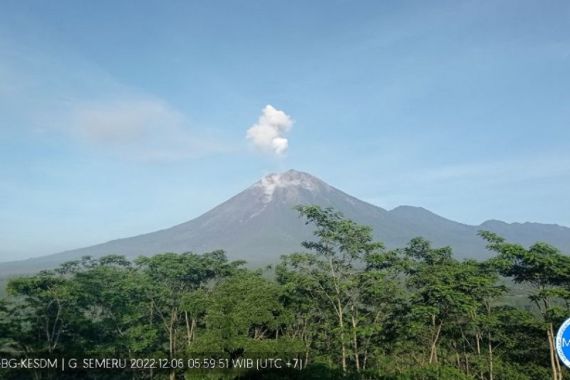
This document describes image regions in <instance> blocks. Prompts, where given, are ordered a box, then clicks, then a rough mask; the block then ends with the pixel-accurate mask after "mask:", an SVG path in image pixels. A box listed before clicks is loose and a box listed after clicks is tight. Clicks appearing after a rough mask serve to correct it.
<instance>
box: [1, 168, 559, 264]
mask: <svg viewBox="0 0 570 380" xmlns="http://www.w3.org/2000/svg"><path fill="white" fill-rule="evenodd" d="M307 204H315V205H319V206H322V207H333V208H335V209H336V210H338V211H340V212H341V213H342V214H343V215H344V216H346V217H348V218H350V219H353V220H354V221H356V222H358V223H362V224H366V225H369V226H371V227H372V228H373V229H374V234H375V238H376V239H377V240H379V241H382V242H383V243H384V244H385V245H386V246H387V247H388V248H394V247H402V246H404V245H405V244H406V243H407V242H408V241H409V240H410V239H411V238H413V237H416V236H422V237H424V238H426V239H428V240H430V241H431V242H432V244H433V245H434V246H446V245H449V246H451V247H452V248H453V250H454V252H455V254H456V256H457V257H459V258H474V259H482V258H485V257H488V255H489V253H488V252H487V251H486V249H485V244H484V242H483V240H482V239H481V238H480V237H478V235H477V232H478V231H479V230H482V229H484V230H490V231H493V232H496V233H498V234H500V235H501V236H503V237H505V238H506V239H508V240H509V241H513V242H518V243H521V244H523V245H530V244H532V243H534V242H536V241H546V242H548V243H550V244H553V245H555V246H557V247H558V248H560V249H562V250H563V251H569V248H570V228H567V227H562V226H559V225H554V224H539V223H510V224H509V223H505V222H501V221H497V220H490V221H487V222H484V223H482V224H481V225H478V226H474V225H467V224H462V223H458V222H455V221H452V220H449V219H446V218H444V217H441V216H439V215H436V214H434V213H432V212H430V211H428V210H426V209H424V208H421V207H412V206H399V207H396V208H394V209H392V210H385V209H383V208H381V207H378V206H375V205H372V204H370V203H367V202H364V201H361V200H359V199H357V198H355V197H353V196H351V195H349V194H346V193H344V192H343V191H341V190H338V189H336V188H334V187H333V186H330V185H328V184H327V183H325V182H323V181H321V180H320V179H318V178H316V177H314V176H312V175H310V174H308V173H304V172H299V171H295V170H289V171H287V172H284V173H277V174H270V175H268V176H265V177H263V178H261V179H260V180H259V181H258V182H256V183H254V184H253V185H251V186H250V187H248V188H247V189H245V190H244V191H242V192H240V193H239V194H237V195H235V196H234V197H232V198H230V199H228V200H227V201H225V202H223V203H222V204H220V205H218V206H217V207H215V208H213V209H211V210H210V211H208V212H206V213H205V214H203V215H201V216H199V217H197V218H195V219H192V220H190V221H188V222H185V223H182V224H179V225H176V226H174V227H171V228H167V229H164V230H160V231H156V232H151V233H146V234H143V235H138V236H134V237H128V238H124V239H117V240H112V241H109V242H106V243H103V244H99V245H95V246H91V247H85V248H80V249H75V250H70V251H66V252H62V253H57V254H52V255H47V256H43V257H40V258H35V259H30V260H24V261H19V262H12V263H3V264H2V269H1V272H2V273H3V274H6V273H15V272H22V271H24V269H22V268H27V270H26V271H31V270H32V269H34V270H37V269H44V268H48V267H53V266H55V265H57V264H60V263H62V262H64V261H67V260H72V259H77V258H80V257H82V256H87V255H88V256H93V257H100V256H104V255H109V254H120V255H125V256H127V257H130V258H133V257H136V256H140V255H153V254H158V253H163V252H188V251H193V252H206V251H210V250H215V249H223V250H225V251H226V252H227V254H228V256H229V257H230V258H231V259H243V260H246V261H247V262H248V263H250V264H251V265H254V266H257V265H265V264H271V263H275V262H277V260H278V259H279V257H280V255H282V254H287V253H292V252H296V251H299V250H301V245H300V243H301V242H302V241H303V240H307V239H310V238H311V236H312V231H311V227H310V226H306V225H305V223H304V221H303V220H302V219H300V218H299V215H298V213H297V212H296V211H295V210H294V207H295V206H296V205H307Z"/></svg>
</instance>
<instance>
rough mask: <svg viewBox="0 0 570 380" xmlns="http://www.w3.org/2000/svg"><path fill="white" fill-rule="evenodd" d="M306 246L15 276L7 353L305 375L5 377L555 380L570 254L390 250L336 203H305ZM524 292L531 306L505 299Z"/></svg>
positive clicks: (84, 262)
mask: <svg viewBox="0 0 570 380" xmlns="http://www.w3.org/2000/svg"><path fill="white" fill-rule="evenodd" d="M298 211H299V212H300V214H301V215H302V216H303V217H304V218H306V221H307V223H308V224H310V225H312V227H313V228H314V233H315V239H314V240H313V241H310V242H303V243H302V244H303V247H304V248H305V252H302V253H294V254H290V255H287V256H283V258H282V260H281V262H280V263H279V264H278V265H277V266H276V267H275V268H273V269H272V270H265V271H261V270H258V271H252V270H249V269H246V267H245V266H244V263H243V262H236V261H228V260H227V258H226V256H225V254H224V252H222V251H215V252H209V253H204V254H200V255H199V254H194V253H185V254H174V253H165V254H160V255H156V256H153V257H140V258H138V259H136V260H135V261H134V262H131V261H129V260H127V259H125V258H124V257H121V256H106V257H103V258H100V259H93V258H89V257H85V258H83V259H81V260H78V261H73V262H68V263H65V264H63V265H61V266H60V267H59V268H57V269H55V270H52V271H43V272H41V273H38V274H36V275H33V276H26V277H19V278H14V279H11V280H10V281H9V283H8V285H7V291H8V295H7V296H6V297H5V299H4V300H3V301H0V358H20V359H21V358H31V357H34V358H37V357H40V358H60V357H66V358H122V359H126V358H168V359H175V360H177V359H183V360H185V363H187V362H186V360H187V359H189V358H206V357H207V358H215V359H216V360H217V359H224V358H229V359H236V358H239V357H246V356H248V355H250V356H254V355H257V356H258V357H261V356H263V355H266V357H277V356H279V355H285V354H287V355H290V356H294V357H296V358H298V359H301V360H302V363H304V364H303V365H304V367H305V368H304V369H303V370H299V369H293V368H288V369H280V370H273V371H271V370H267V371H262V372H258V371H256V370H253V371H247V370H203V369H202V370H197V369H192V370H189V369H187V368H186V369H178V370H176V369H166V370H159V369H146V370H137V371H124V372H121V371H120V370H81V369H75V370H67V371H64V372H62V371H61V370H60V369H58V370H45V369H35V370H34V369H25V370H24V369H10V368H7V369H0V378H2V379H28V378H29V379H47V378H51V379H65V378H77V379H87V378H93V379H122V378H124V379H150V378H153V379H162V378H171V379H173V378H183V377H184V376H185V377H186V378H206V377H208V376H209V377H210V378H235V377H237V376H239V377H241V378H280V379H288V378H312V379H326V378H329V379H333V378H334V379H341V378H347V379H348V378H351V379H360V378H362V379H481V380H483V379H490V380H493V379H517V380H518V379H520V380H524V379H529V380H534V379H554V380H559V379H562V377H563V376H564V375H567V371H566V370H565V369H563V368H561V366H560V364H559V362H558V360H557V358H556V354H555V348H554V334H555V329H556V328H557V326H559V325H560V323H561V322H562V321H563V319H565V318H566V317H568V316H570V307H569V306H570V305H569V303H570V258H569V257H568V256H565V255H563V254H561V253H560V252H559V251H558V250H557V249H555V248H553V247H552V246H549V245H548V244H545V243H537V244H535V245H533V246H532V247H530V248H525V247H522V246H520V245H517V244H511V243H508V242H505V241H504V240H503V239H502V238H500V237H499V236H497V235H495V234H493V233H490V232H481V236H482V238H484V239H485V240H486V241H487V242H488V247H489V249H490V250H491V251H492V252H494V255H493V257H492V258H491V259H490V260H488V261H486V262H476V261H472V260H466V261H458V260H456V259H455V258H454V257H453V255H452V252H451V250H450V249H449V248H433V247H431V246H430V244H429V242H427V241H425V240H423V239H421V238H416V239H413V240H412V241H411V242H410V243H409V244H408V245H407V246H406V247H405V248H402V249H396V250H387V249H385V248H384V247H383V246H382V244H381V243H378V242H375V241H373V239H372V231H371V230H370V228H368V227H366V226H361V225H358V224H356V223H354V222H352V221H350V220H347V219H344V218H343V217H342V216H341V215H339V214H338V213H336V212H335V211H333V210H330V209H325V210H323V209H321V208H319V207H316V206H303V207H299V208H298ZM504 278H508V279H509V281H512V282H513V283H515V284H524V285H525V286H526V288H528V289H530V292H529V296H528V299H529V305H533V306H532V307H525V308H522V307H519V306H515V305H512V304H510V303H509V302H508V300H509V298H508V297H505V296H506V295H507V293H508V291H509V290H508V288H507V286H505V284H506V283H509V282H505V281H504Z"/></svg>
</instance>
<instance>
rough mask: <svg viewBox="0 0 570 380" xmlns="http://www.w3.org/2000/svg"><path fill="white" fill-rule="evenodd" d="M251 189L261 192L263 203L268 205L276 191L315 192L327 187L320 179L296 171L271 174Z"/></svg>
mask: <svg viewBox="0 0 570 380" xmlns="http://www.w3.org/2000/svg"><path fill="white" fill-rule="evenodd" d="M253 187H255V188H259V189H261V190H262V191H263V195H264V197H263V202H264V203H269V202H271V200H272V199H273V194H274V193H275V192H276V191H277V190H278V189H285V190H293V191H295V190H298V189H305V190H308V191H311V192H313V191H317V190H319V189H320V188H323V187H328V185H326V184H325V183H324V182H323V181H321V180H320V179H318V178H316V177H313V176H312V175H310V174H308V173H305V172H300V171H297V170H293V169H291V170H287V171H286V172H282V173H271V174H268V175H266V176H265V177H263V178H261V179H260V180H259V181H257V182H256V183H255V184H254V185H253Z"/></svg>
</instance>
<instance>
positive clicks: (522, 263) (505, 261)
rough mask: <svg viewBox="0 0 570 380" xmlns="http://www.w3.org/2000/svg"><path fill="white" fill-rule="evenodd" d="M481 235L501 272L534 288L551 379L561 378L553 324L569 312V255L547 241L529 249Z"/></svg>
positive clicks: (483, 232) (484, 234) (533, 293)
mask: <svg viewBox="0 0 570 380" xmlns="http://www.w3.org/2000/svg"><path fill="white" fill-rule="evenodd" d="M480 235H481V236H482V237H483V238H484V239H485V240H486V241H487V243H488V244H487V247H488V248H489V249H490V250H491V251H494V252H496V253H497V254H498V255H497V256H496V257H495V258H494V259H493V260H492V263H493V264H494V265H495V266H496V267H497V269H498V270H499V271H500V273H501V274H502V275H503V276H507V277H512V278H513V280H514V281H515V282H516V283H525V284H528V285H530V286H531V287H532V288H533V289H534V290H533V292H532V294H531V295H530V296H529V298H530V300H531V301H532V302H533V303H534V304H535V305H536V307H537V309H538V310H539V312H540V314H541V315H542V318H543V321H544V324H545V330H546V335H547V342H548V347H549V352H550V366H551V370H552V379H553V380H560V379H562V374H563V370H562V368H561V367H560V362H559V361H558V359H557V356H556V349H555V341H554V340H555V331H554V325H555V324H559V323H560V322H561V321H562V320H563V318H564V316H565V315H568V313H569V311H570V309H569V307H568V302H569V300H570V257H568V256H565V255H563V254H562V253H561V252H560V251H559V250H558V249H556V248H555V247H552V246H551V245H548V244H546V243H536V244H534V245H532V246H531V247H530V248H528V249H526V248H524V247H523V246H521V245H520V244H513V243H508V242H506V241H505V239H503V238H502V237H500V236H498V235H496V234H494V233H492V232H489V231H481V232H480Z"/></svg>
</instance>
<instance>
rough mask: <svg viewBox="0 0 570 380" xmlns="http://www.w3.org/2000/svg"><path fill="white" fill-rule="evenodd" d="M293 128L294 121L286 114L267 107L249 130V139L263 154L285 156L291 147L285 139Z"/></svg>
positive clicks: (269, 106)
mask: <svg viewBox="0 0 570 380" xmlns="http://www.w3.org/2000/svg"><path fill="white" fill-rule="evenodd" d="M292 126H293V119H291V117H290V116H289V115H287V114H286V113H285V112H283V111H281V110H278V109H276V108H274V107H273V106H272V105H271V104H268V105H266V106H265V107H264V108H263V110H262V112H261V115H260V116H259V119H258V120H257V123H255V124H254V125H253V126H252V127H251V128H249V129H248V130H247V135H246V136H247V139H248V140H250V141H251V142H252V143H253V145H254V146H255V147H256V148H257V149H259V150H261V151H262V152H267V153H273V154H276V155H278V156H281V155H283V154H284V153H285V152H286V151H287V148H288V147H289V141H288V140H287V138H285V137H284V134H285V133H286V132H288V131H289V130H290V129H291V127H292Z"/></svg>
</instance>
